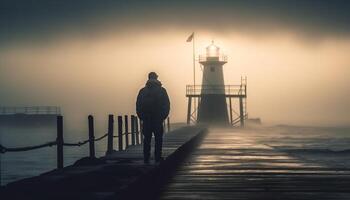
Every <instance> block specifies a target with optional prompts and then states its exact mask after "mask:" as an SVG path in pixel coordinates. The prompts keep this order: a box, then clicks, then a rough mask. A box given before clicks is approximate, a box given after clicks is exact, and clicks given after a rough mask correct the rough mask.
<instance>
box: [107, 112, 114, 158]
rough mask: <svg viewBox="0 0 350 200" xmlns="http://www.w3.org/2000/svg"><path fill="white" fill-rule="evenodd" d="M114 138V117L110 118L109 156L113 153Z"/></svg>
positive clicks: (110, 116)
mask: <svg viewBox="0 0 350 200" xmlns="http://www.w3.org/2000/svg"><path fill="white" fill-rule="evenodd" d="M113 136H114V116H113V115H109V116H108V140H107V142H108V143H107V154H110V153H112V152H113Z"/></svg>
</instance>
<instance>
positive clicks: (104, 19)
mask: <svg viewBox="0 0 350 200" xmlns="http://www.w3.org/2000/svg"><path fill="white" fill-rule="evenodd" d="M0 5H1V12H0V19H1V20H0V27H1V31H0V41H2V42H8V43H11V42H20V41H22V40H24V41H26V40H33V39H34V40H39V41H45V40H46V39H50V38H51V37H57V36H59V35H62V34H63V35H64V34H82V35H88V34H94V33H95V32H97V33H98V32H100V31H109V30H117V31H120V32H123V31H128V29H139V30H140V29H141V30H146V29H157V28H178V29H192V30H193V29H201V30H203V29H205V30H209V31H214V32H222V33H225V32H232V31H238V32H247V33H252V34H256V35H259V34H269V33H271V32H280V31H287V32H291V31H292V32H296V33H298V34H300V35H302V36H306V37H309V38H324V37H349V35H350V34H349V33H350V25H349V24H350V12H348V10H350V2H349V1H346V0H332V1H330V0H329V1H325V0H320V1H306V0H305V1H302V0H300V1H285V0H268V1H260V0H250V1H208V0H202V1H194V0H188V1H160V0H156V1H112V0H105V1H92V0H76V1H68V0H60V1H44V0H36V1H34V0H23V1H19V0H14V1H3V2H2V3H1V4H0Z"/></svg>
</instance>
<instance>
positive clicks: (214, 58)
mask: <svg viewBox="0 0 350 200" xmlns="http://www.w3.org/2000/svg"><path fill="white" fill-rule="evenodd" d="M210 61H219V62H227V56H226V55H222V54H220V55H217V56H208V55H199V62H210Z"/></svg>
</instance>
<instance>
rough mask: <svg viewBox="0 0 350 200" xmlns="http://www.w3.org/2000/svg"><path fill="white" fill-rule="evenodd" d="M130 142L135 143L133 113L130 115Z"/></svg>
mask: <svg viewBox="0 0 350 200" xmlns="http://www.w3.org/2000/svg"><path fill="white" fill-rule="evenodd" d="M130 123H131V144H132V145H135V144H136V143H135V142H136V137H135V135H136V132H135V115H131V122H130Z"/></svg>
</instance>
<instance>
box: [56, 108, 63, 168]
mask: <svg viewBox="0 0 350 200" xmlns="http://www.w3.org/2000/svg"><path fill="white" fill-rule="evenodd" d="M56 142H57V169H62V168H63V117H62V116H61V115H59V116H57V139H56Z"/></svg>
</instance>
